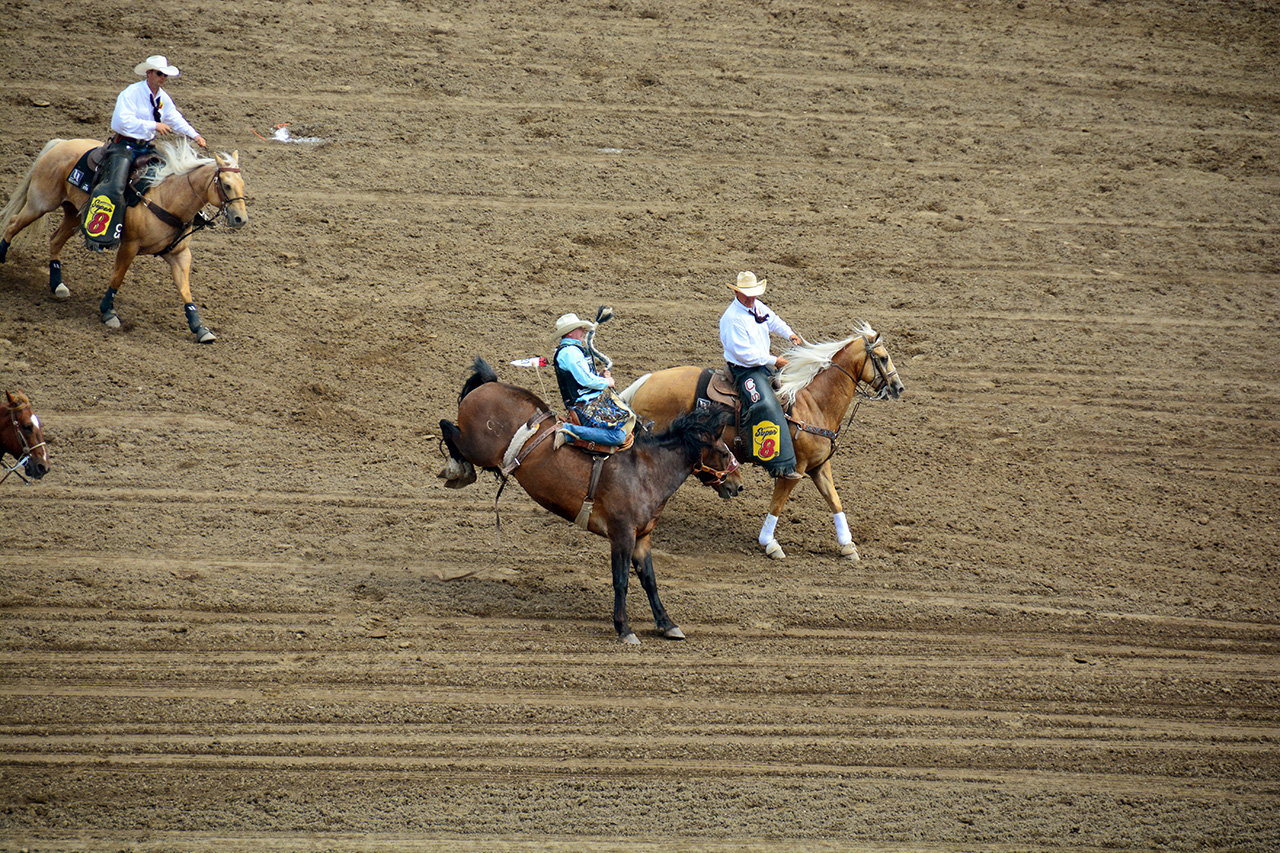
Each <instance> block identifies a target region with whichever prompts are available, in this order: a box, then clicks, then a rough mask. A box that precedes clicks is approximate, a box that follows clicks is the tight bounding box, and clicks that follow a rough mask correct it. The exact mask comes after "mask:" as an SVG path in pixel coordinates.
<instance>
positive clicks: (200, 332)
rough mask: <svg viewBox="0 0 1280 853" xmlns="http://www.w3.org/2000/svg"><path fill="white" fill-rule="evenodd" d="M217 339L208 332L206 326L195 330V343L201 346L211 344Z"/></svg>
mask: <svg viewBox="0 0 1280 853" xmlns="http://www.w3.org/2000/svg"><path fill="white" fill-rule="evenodd" d="M217 339H218V336H217V335H215V334H214V333H213V332H211V331H209V327H208V326H201V327H200V328H198V329H196V341H197V342H198V343H202V344H211V343H213V342H214V341H216V340H217Z"/></svg>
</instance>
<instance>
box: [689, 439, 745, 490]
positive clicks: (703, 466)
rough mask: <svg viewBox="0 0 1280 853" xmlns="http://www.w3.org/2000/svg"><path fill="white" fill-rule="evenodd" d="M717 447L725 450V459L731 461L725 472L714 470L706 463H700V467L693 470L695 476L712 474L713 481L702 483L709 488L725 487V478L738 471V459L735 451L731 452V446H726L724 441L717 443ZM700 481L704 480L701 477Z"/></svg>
mask: <svg viewBox="0 0 1280 853" xmlns="http://www.w3.org/2000/svg"><path fill="white" fill-rule="evenodd" d="M715 446H716V447H718V448H720V449H722V450H724V454H725V459H727V460H729V461H728V463H727V467H726V468H725V469H724V470H723V471H720V470H717V469H715V468H712V467H711V466H710V465H708V464H707V463H705V462H701V461H699V462H698V467H697V468H694V469H693V473H694V474H695V475H697V474H710V475H711V479H710V480H703V481H702V482H704V483H706V484H707V485H709V486H722V485H724V481H725V478H726V477H728V476H729V475H730V474H732V473H733V472H734V471H737V470H738V459H737V457H735V456H734V455H733V451H731V450H729V445H727V444H725V443H724V442H723V441H717V442H716V444H715ZM699 479H702V478H701V477H699Z"/></svg>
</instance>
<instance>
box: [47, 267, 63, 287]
mask: <svg viewBox="0 0 1280 853" xmlns="http://www.w3.org/2000/svg"><path fill="white" fill-rule="evenodd" d="M61 286H62V261H49V292H50V293H57V292H58V288H59V287H61Z"/></svg>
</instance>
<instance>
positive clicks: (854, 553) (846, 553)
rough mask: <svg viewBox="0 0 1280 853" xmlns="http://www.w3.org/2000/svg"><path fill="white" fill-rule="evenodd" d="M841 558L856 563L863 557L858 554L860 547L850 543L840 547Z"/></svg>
mask: <svg viewBox="0 0 1280 853" xmlns="http://www.w3.org/2000/svg"><path fill="white" fill-rule="evenodd" d="M840 556H841V557H848V558H849V559H850V560H852V561H853V562H855V563H856V562H858V561H859V560H861V559H862V557H861V556H860V555H859V554H858V546H857V545H855V544H853V543H852V542H850V543H848V544H847V545H841V546H840Z"/></svg>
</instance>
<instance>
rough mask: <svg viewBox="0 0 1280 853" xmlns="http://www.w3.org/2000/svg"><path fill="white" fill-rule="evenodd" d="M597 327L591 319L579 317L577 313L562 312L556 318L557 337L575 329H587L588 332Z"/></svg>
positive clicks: (561, 336)
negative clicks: (558, 317)
mask: <svg viewBox="0 0 1280 853" xmlns="http://www.w3.org/2000/svg"><path fill="white" fill-rule="evenodd" d="M595 327H596V324H595V323H592V322H591V321H590V320H582V319H579V317H578V315H577V314H562V315H561V316H560V319H559V320H556V338H557V339H559V338H563V337H564V336H565V335H567V334H569V333H570V332H572V331H573V330H574V329H586V330H587V331H588V332H589V331H591V330H592V329H594V328H595Z"/></svg>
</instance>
